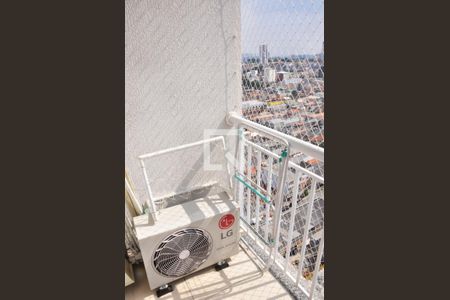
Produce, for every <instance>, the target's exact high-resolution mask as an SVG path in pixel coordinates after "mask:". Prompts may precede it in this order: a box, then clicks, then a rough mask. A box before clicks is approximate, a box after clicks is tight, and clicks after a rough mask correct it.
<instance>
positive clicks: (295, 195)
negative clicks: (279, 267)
mask: <svg viewBox="0 0 450 300" xmlns="http://www.w3.org/2000/svg"><path fill="white" fill-rule="evenodd" d="M300 176H301V172H299V171H297V172H296V173H295V179H294V193H293V195H292V208H291V216H290V219H289V231H288V240H287V247H286V262H285V265H284V270H285V271H286V270H287V267H288V264H289V262H290V253H291V246H292V235H293V233H294V223H295V213H296V212H297V198H298V190H299V185H300Z"/></svg>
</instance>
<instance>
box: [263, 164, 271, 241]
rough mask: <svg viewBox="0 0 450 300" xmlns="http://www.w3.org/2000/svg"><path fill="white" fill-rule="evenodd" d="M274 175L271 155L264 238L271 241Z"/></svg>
mask: <svg viewBox="0 0 450 300" xmlns="http://www.w3.org/2000/svg"><path fill="white" fill-rule="evenodd" d="M272 175H273V158H272V157H271V156H269V170H268V175H267V200H269V203H266V204H265V206H266V210H265V213H266V223H265V224H264V240H265V241H267V242H268V241H269V218H270V202H271V200H272Z"/></svg>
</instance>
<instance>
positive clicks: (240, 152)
mask: <svg viewBox="0 0 450 300" xmlns="http://www.w3.org/2000/svg"><path fill="white" fill-rule="evenodd" d="M244 140H245V139H244V136H243V135H241V134H240V135H239V141H238V147H237V149H238V155H239V157H238V169H239V173H241V174H244ZM235 186H236V187H237V188H238V190H237V193H238V195H237V199H238V201H239V208H240V214H241V218H244V187H243V186H242V184H239V183H236V185H235Z"/></svg>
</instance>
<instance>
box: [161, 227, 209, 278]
mask: <svg viewBox="0 0 450 300" xmlns="http://www.w3.org/2000/svg"><path fill="white" fill-rule="evenodd" d="M211 248H212V241H211V238H210V236H209V234H207V233H206V232H205V231H204V230H201V229H192V228H189V229H183V230H179V231H177V232H175V233H173V234H171V235H169V236H168V237H166V238H165V239H164V240H163V241H162V242H161V244H160V245H159V246H158V248H157V249H156V250H155V253H154V255H153V264H154V266H155V269H156V270H157V271H158V272H159V273H160V274H162V275H164V276H169V277H180V276H183V275H186V274H189V273H191V272H192V271H194V270H195V269H197V268H198V267H199V266H200V265H201V264H202V263H204V262H205V261H206V259H207V258H208V256H209V254H210V252H211Z"/></svg>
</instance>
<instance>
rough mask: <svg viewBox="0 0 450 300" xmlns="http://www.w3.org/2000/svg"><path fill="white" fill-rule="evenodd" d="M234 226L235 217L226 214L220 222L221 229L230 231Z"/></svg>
mask: <svg viewBox="0 0 450 300" xmlns="http://www.w3.org/2000/svg"><path fill="white" fill-rule="evenodd" d="M233 224H234V216H233V215H232V214H226V215H225V216H223V217H222V218H220V220H219V228H220V229H228V228H230V227H231V225H233Z"/></svg>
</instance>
